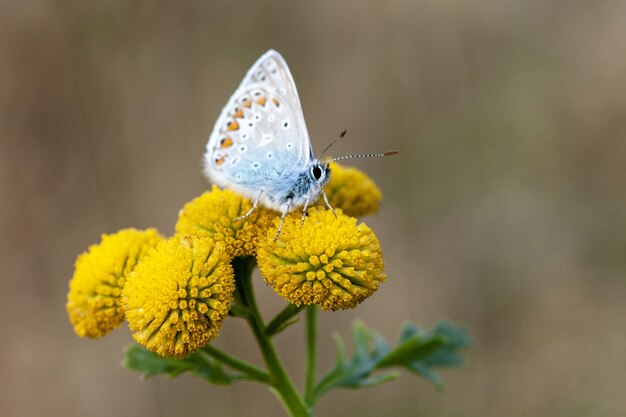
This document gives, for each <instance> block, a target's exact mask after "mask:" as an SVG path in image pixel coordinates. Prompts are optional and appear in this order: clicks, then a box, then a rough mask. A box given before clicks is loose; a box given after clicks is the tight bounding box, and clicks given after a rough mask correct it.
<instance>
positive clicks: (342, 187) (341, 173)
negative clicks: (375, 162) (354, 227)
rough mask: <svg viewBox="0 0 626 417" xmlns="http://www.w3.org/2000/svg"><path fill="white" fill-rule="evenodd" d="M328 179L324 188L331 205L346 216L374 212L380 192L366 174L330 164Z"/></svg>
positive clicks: (333, 163)
mask: <svg viewBox="0 0 626 417" xmlns="http://www.w3.org/2000/svg"><path fill="white" fill-rule="evenodd" d="M330 172H331V176H330V181H329V182H328V184H327V185H326V187H325V188H324V192H325V193H326V195H327V196H328V201H329V202H330V205H331V207H335V208H340V209H342V210H343V212H344V213H345V214H346V215H348V216H353V217H362V216H365V215H368V214H375V213H376V212H377V211H378V204H379V203H380V200H381V198H382V192H381V191H380V189H379V188H378V186H376V184H375V183H374V181H372V180H371V179H370V178H369V177H368V176H367V175H365V174H364V173H363V172H362V171H359V170H358V169H356V168H348V167H344V166H342V165H340V164H337V163H336V162H331V164H330Z"/></svg>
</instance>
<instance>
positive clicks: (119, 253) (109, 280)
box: [66, 229, 163, 338]
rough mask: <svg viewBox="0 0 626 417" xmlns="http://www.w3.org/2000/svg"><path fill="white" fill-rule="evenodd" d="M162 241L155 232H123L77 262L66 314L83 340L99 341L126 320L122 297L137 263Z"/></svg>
mask: <svg viewBox="0 0 626 417" xmlns="http://www.w3.org/2000/svg"><path fill="white" fill-rule="evenodd" d="M161 240H163V238H162V237H161V236H160V235H159V233H158V232H157V231H156V230H155V229H148V230H145V231H142V230H136V229H124V230H120V231H119V232H117V233H114V234H111V235H102V241H101V242H100V244H98V245H92V246H90V247H89V251H88V252H84V253H82V254H81V255H79V256H78V258H77V259H76V264H75V269H74V276H73V277H72V279H71V280H70V291H69V293H68V294H67V304H66V308H67V313H68V315H69V317H70V322H71V323H72V325H73V326H74V331H75V332H76V334H77V335H78V336H80V337H91V338H98V337H102V336H104V335H105V334H107V333H108V332H110V331H111V330H113V329H115V328H116V327H119V326H120V325H121V324H122V322H123V321H124V310H123V308H122V304H121V299H120V295H121V292H122V288H123V287H124V283H125V281H126V279H127V278H128V275H129V274H130V273H131V271H132V270H133V268H134V267H135V265H136V264H137V262H138V261H139V260H140V259H141V258H142V257H144V256H145V255H146V254H147V253H148V251H149V249H151V248H153V247H154V246H156V245H157V243H159V242H160V241H161Z"/></svg>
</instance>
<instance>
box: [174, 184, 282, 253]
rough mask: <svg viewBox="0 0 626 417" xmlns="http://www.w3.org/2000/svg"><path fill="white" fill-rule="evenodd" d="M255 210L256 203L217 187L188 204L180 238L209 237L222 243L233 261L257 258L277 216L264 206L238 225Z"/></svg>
mask: <svg viewBox="0 0 626 417" xmlns="http://www.w3.org/2000/svg"><path fill="white" fill-rule="evenodd" d="M251 208H252V202H251V201H250V200H248V199H247V198H244V197H242V196H240V195H239V194H237V193H235V192H233V191H231V190H220V189H219V188H218V187H216V186H213V189H212V190H211V191H207V192H206V193H204V194H202V195H201V196H200V197H198V198H196V199H194V200H192V201H191V202H189V203H187V204H185V207H183V209H182V210H181V211H180V213H179V214H178V222H177V223H176V234H180V235H195V236H208V237H210V238H212V239H213V240H215V241H216V242H220V243H222V244H223V246H224V250H225V251H226V253H228V255H229V256H230V257H231V258H232V257H235V256H246V255H252V256H254V255H256V251H257V246H258V245H259V241H260V240H261V239H265V234H266V233H267V230H268V229H269V228H270V227H271V226H272V225H273V219H274V217H275V214H274V213H273V212H272V211H271V210H268V209H266V208H264V207H261V206H260V205H259V206H258V207H257V208H256V209H255V210H254V211H253V212H252V214H250V215H249V216H248V217H246V218H245V219H243V220H238V221H234V220H235V219H236V218H237V217H240V216H243V215H244V214H246V213H247V212H248V211H249V210H250V209H251Z"/></svg>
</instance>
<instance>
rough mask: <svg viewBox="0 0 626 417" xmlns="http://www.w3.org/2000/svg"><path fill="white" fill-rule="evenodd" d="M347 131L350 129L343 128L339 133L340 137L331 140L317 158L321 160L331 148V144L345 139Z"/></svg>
mask: <svg viewBox="0 0 626 417" xmlns="http://www.w3.org/2000/svg"><path fill="white" fill-rule="evenodd" d="M346 133H348V131H347V130H346V129H344V130H342V131H341V133H340V134H339V137H338V138H337V139H335V140H334V141H332V142H330V144H329V145H328V146H327V147H325V148H324V150H323V151H322V152H320V154H319V155H318V156H317V160H318V161H319V159H320V158H321V157H322V156H324V154H325V153H326V151H327V150H329V149H330V148H331V146H333V145H334V144H335V143H337V142H339V141H340V140H341V139H343V137H344V136H346Z"/></svg>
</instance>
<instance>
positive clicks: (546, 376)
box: [0, 0, 626, 417]
mask: <svg viewBox="0 0 626 417" xmlns="http://www.w3.org/2000/svg"><path fill="white" fill-rule="evenodd" d="M174 3H175V2H127V1H121V0H116V1H111V0H106V1H105V0H97V1H88V2H83V1H78V0H76V1H69V0H68V1H34V0H30V1H22V2H17V1H14V2H10V1H3V2H1V3H0V199H1V201H0V265H2V267H1V271H2V272H1V280H2V281H1V282H2V290H1V291H0V294H1V295H0V297H1V302H0V306H1V307H0V325H1V328H2V330H3V335H2V343H0V366H1V368H0V369H1V370H0V375H1V376H0V378H2V389H1V390H0V414H2V415H5V416H15V417H19V416H35V415H46V416H65V417H71V416H92V417H98V416H164V417H166V416H188V417H194V416H225V417H229V416H252V415H255V416H274V415H282V414H281V413H282V412H281V411H280V407H279V405H278V403H277V401H276V400H275V399H274V398H273V397H272V396H271V394H270V393H269V392H267V391H266V390H265V389H264V388H263V387H260V386H256V385H250V384H238V385H235V386H233V387H230V388H228V387H227V388H224V387H212V386H208V385H206V384H205V383H203V382H202V381H201V380H196V379H194V378H192V377H190V376H183V377H181V378H179V379H176V380H173V381H166V380H165V379H164V378H155V379H153V380H149V381H144V382H141V381H139V380H138V379H137V374H135V373H133V372H130V371H127V370H125V369H123V368H122V367H121V366H120V365H119V363H120V360H121V357H122V348H123V346H125V345H126V344H128V343H129V342H130V335H129V332H128V330H127V329H126V328H124V329H120V330H118V331H116V332H114V333H113V334H111V335H110V336H109V337H107V338H105V339H103V340H101V341H95V342H94V341H87V340H79V339H78V338H77V337H75V336H74V334H73V332H72V329H71V327H70V325H69V323H68V320H67V317H66V313H65V307H64V303H65V296H66V292H67V283H68V280H69V278H70V276H71V274H72V264H73V262H74V259H75V257H76V255H77V254H78V253H79V252H81V251H82V250H84V249H85V248H86V247H87V246H88V245H89V244H91V243H93V242H96V241H98V240H99V235H100V233H102V232H113V231H115V230H117V229H120V228H123V227H128V226H136V227H148V226H156V227H158V228H159V229H160V230H161V231H163V232H164V233H168V234H169V233H171V232H172V231H173V226H174V223H175V220H176V215H177V212H178V210H179V208H180V207H181V206H182V205H183V204H184V203H185V202H186V201H188V200H190V199H191V198H193V197H195V196H197V195H199V194H200V193H202V192H203V190H205V189H206V188H207V186H208V185H207V183H206V182H205V180H204V179H203V177H202V175H201V171H200V160H201V153H202V151H203V148H204V146H205V141H206V139H207V137H208V135H209V132H210V130H211V128H212V126H213V123H214V121H215V120H216V118H217V116H218V113H219V111H220V109H221V107H222V106H223V104H224V103H225V102H226V100H227V98H228V97H229V95H230V94H231V92H232V91H233V90H234V88H235V87H236V86H237V85H238V83H239V81H240V80H241V78H242V77H243V75H244V74H245V72H246V70H247V68H248V67H249V65H250V64H252V62H254V60H255V59H256V58H257V57H258V56H259V55H260V54H261V53H263V52H264V51H265V50H267V49H268V48H270V47H271V48H275V49H277V50H279V51H280V52H281V53H283V55H284V56H285V57H286V59H287V61H288V62H289V64H290V66H291V69H292V72H293V74H294V77H295V79H296V82H297V85H298V88H299V91H300V96H301V100H302V103H303V107H304V112H305V115H306V118H307V122H308V126H309V130H310V133H311V137H312V140H313V146H314V148H315V149H318V150H319V149H320V148H321V147H323V146H324V145H325V144H327V143H328V142H329V141H330V140H331V139H332V138H334V137H335V136H336V135H337V134H338V133H339V132H340V131H341V130H342V129H344V128H346V129H348V135H347V137H346V138H345V140H344V141H343V142H342V143H340V144H338V145H337V146H336V148H335V149H334V154H335V155H342V154H347V153H357V152H368V151H379V150H385V149H389V148H397V149H399V150H400V151H401V153H400V155H398V156H397V157H394V159H386V160H359V161H354V165H355V166H358V167H359V168H361V169H363V170H365V171H366V172H367V173H368V174H370V175H371V176H372V178H374V179H375V180H376V181H377V182H378V184H379V185H380V187H381V188H382V190H383V191H384V194H385V199H384V206H383V207H382V209H381V212H380V214H379V215H378V216H376V217H373V218H368V219H366V222H367V223H368V224H369V225H371V226H372V227H373V229H374V230H375V231H376V233H377V234H378V236H379V237H380V240H381V242H382V245H383V249H384V252H385V261H386V264H387V271H388V274H389V281H388V283H386V284H385V285H384V286H382V287H381V289H380V291H379V292H378V293H377V294H376V295H375V296H374V297H373V298H371V299H369V300H368V301H366V302H365V303H364V304H363V305H362V306H361V307H360V308H358V309H357V310H354V311H347V312H340V313H335V314H323V315H322V316H321V318H320V322H321V323H320V326H321V337H320V350H321V353H322V359H321V364H320V369H322V368H326V367H327V366H329V365H330V363H331V360H332V356H333V352H332V350H333V346H332V342H331V339H330V332H331V331H333V330H337V331H339V332H341V333H342V334H347V330H348V327H349V324H350V323H351V322H352V320H353V319H354V318H356V317H361V318H363V320H365V321H366V322H367V323H368V324H370V325H372V326H374V327H375V328H377V329H379V330H380V331H381V332H382V333H383V334H384V335H386V336H387V337H389V338H392V337H395V334H396V330H397V328H398V326H399V324H400V323H401V322H402V321H403V320H404V319H411V320H414V321H416V322H418V323H420V324H424V325H431V324H432V323H433V322H434V321H435V320H436V319H437V318H440V317H448V318H450V319H452V320H454V321H457V322H461V323H465V324H466V325H467V326H468V327H469V328H470V329H471V330H472V332H473V336H474V339H475V345H474V347H473V348H472V349H471V350H470V351H469V352H468V355H469V358H470V360H469V363H468V364H467V365H466V366H465V367H464V368H463V369H461V370H454V371H450V372H445V375H444V376H445V379H446V382H447V390H446V391H445V392H444V393H441V394H440V393H436V392H435V391H434V390H433V389H432V388H431V387H430V386H429V385H428V384H427V383H425V382H424V381H421V380H418V379H416V378H412V377H410V376H408V375H405V376H404V377H403V378H402V379H400V380H399V381H396V382H393V383H390V384H388V385H385V386H382V387H378V388H373V389H371V390H364V391H335V392H333V393H331V394H330V395H328V396H327V397H325V398H324V399H323V400H322V401H321V403H320V405H319V413H318V414H319V415H320V416H381V415H394V416H476V417H482V416H489V417H491V416H493V417H496V416H508V417H516V416H620V415H626V401H625V400H624V392H625V390H626V321H625V317H626V302H625V301H624V300H625V298H626V282H625V273H626V198H625V190H626V174H625V166H626V114H625V113H626V42H624V39H626V25H625V24H624V16H626V3H624V2H620V1H610V0H606V1H587V2H585V1H551V2H546V1H517V0H515V1H514V0H505V1H495V0H494V1H461V0H445V1H439V0H424V1H419V2H418V1H401V0H391V1H386V2H383V1H378V2H363V1H356V0H353V1H332V0H325V1H316V2H294V1H238V2H222V1H220V2H200V1H185V2H178V3H179V4H174ZM259 281H260V278H259ZM259 291H260V296H261V304H262V306H263V308H264V309H265V311H267V312H270V311H274V310H276V309H278V308H279V307H280V305H281V301H280V299H279V298H278V297H277V296H276V295H274V293H273V292H271V291H270V290H268V289H267V288H265V286H264V285H262V284H260V285H259ZM301 333H302V329H301V328H300V327H296V328H294V329H292V330H291V331H290V332H288V333H286V334H284V335H282V336H280V338H279V340H278V342H279V348H280V350H281V352H282V353H283V354H284V355H285V356H286V361H287V365H288V367H289V368H290V369H291V370H292V371H293V373H294V374H295V375H296V377H297V378H298V379H299V380H300V378H301V376H302V372H301V369H302V342H301ZM217 344H218V345H220V346H222V347H225V348H227V349H229V350H232V351H235V352H237V353H238V354H241V355H243V356H245V357H247V358H249V359H251V360H253V361H257V360H258V359H259V358H258V355H257V354H256V353H255V350H254V346H253V345H252V340H251V338H250V337H249V335H248V333H247V330H246V328H245V327H244V325H243V324H242V323H240V322H238V321H236V320H234V319H231V320H228V321H227V322H226V324H225V327H224V329H223V334H222V336H221V338H220V339H219V341H218V342H217Z"/></svg>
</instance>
